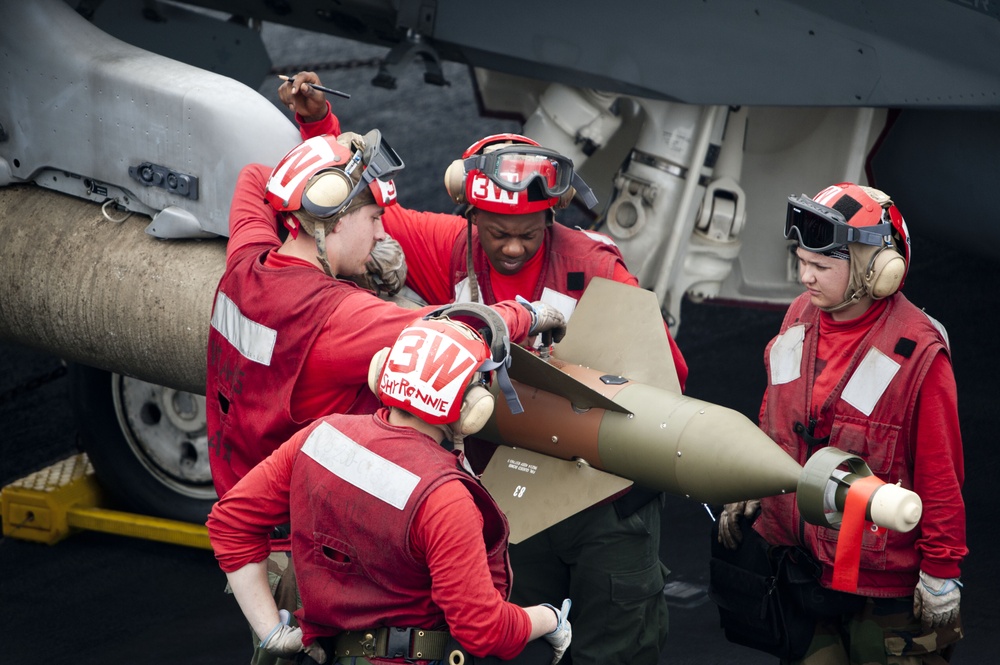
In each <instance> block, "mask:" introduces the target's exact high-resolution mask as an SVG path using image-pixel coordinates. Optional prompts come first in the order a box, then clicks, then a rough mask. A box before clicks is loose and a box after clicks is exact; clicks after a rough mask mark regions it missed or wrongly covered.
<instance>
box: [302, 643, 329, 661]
mask: <svg viewBox="0 0 1000 665" xmlns="http://www.w3.org/2000/svg"><path fill="white" fill-rule="evenodd" d="M302 650H303V651H305V652H306V655H307V656H309V657H310V658H312V659H313V660H315V661H316V662H317V663H319V664H320V665H323V663H325V662H326V651H325V650H324V649H323V647H321V646H320V645H319V642H313V643H312V644H310V645H309V646H307V647H302Z"/></svg>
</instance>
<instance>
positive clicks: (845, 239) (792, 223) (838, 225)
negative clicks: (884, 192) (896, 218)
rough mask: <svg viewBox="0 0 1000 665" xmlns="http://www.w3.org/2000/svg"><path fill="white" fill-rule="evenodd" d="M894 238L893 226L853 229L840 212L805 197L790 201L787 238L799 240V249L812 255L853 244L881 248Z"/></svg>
mask: <svg viewBox="0 0 1000 665" xmlns="http://www.w3.org/2000/svg"><path fill="white" fill-rule="evenodd" d="M891 234H892V224H889V223H887V222H886V223H882V224H876V225H875V226H865V227H856V226H850V225H849V224H848V223H847V220H845V219H844V216H843V215H842V214H841V213H840V212H838V211H836V210H834V209H833V208H828V207H827V206H825V205H823V204H821V203H816V202H815V201H813V200H812V199H810V198H809V197H808V196H806V195H805V194H799V195H797V196H789V197H788V211H787V213H786V214H785V237H786V238H788V239H790V240H797V241H798V243H799V247H801V248H802V249H805V250H808V251H810V252H816V253H817V254H822V253H824V252H829V251H832V250H834V249H837V248H838V247H844V246H845V245H847V244H848V243H852V242H858V243H861V244H863V245H872V246H874V247H880V246H881V245H883V244H884V243H885V237H886V236H890V235H891ZM793 236H794V238H793Z"/></svg>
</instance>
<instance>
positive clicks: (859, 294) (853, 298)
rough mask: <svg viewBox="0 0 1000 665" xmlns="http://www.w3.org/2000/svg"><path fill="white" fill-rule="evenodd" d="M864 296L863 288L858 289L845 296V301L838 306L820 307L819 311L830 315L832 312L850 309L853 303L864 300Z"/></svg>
mask: <svg viewBox="0 0 1000 665" xmlns="http://www.w3.org/2000/svg"><path fill="white" fill-rule="evenodd" d="M865 295H866V294H865V289H864V287H862V288H860V289H857V290H855V291H854V293H852V294H851V295H849V296H847V299H846V300H844V301H843V302H842V303H840V304H839V305H834V306H833V307H820V309H821V310H823V311H824V312H827V313H830V314H832V313H833V312H839V311H840V310H842V309H845V308H847V307H850V306H851V305H853V304H855V303H858V302H861V299H862V298H864V297H865Z"/></svg>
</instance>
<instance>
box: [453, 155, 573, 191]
mask: <svg viewBox="0 0 1000 665" xmlns="http://www.w3.org/2000/svg"><path fill="white" fill-rule="evenodd" d="M464 164H465V172H466V173H469V172H471V171H474V170H478V171H480V172H481V173H482V174H483V175H485V176H486V177H488V178H489V179H490V180H492V181H493V182H495V183H496V184H497V186H499V187H502V188H503V189H506V190H507V191H508V192H523V191H524V190H526V189H527V188H528V185H530V184H531V183H532V182H534V181H537V182H538V184H539V185H540V186H541V189H542V192H544V193H545V195H546V196H562V195H563V194H565V193H566V191H567V190H568V189H569V188H570V185H572V183H573V161H572V160H571V159H569V158H568V157H564V156H563V155H560V154H559V153H558V152H556V151H554V150H548V149H546V148H541V147H535V146H527V145H509V146H505V147H503V148H498V149H497V150H494V151H493V152H488V153H486V154H484V155H473V156H472V157H467V158H466V159H465V160H464Z"/></svg>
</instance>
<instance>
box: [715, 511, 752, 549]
mask: <svg viewBox="0 0 1000 665" xmlns="http://www.w3.org/2000/svg"><path fill="white" fill-rule="evenodd" d="M758 510H760V501H759V500H758V499H750V500H748V501H736V502H735V503H727V504H726V505H725V506H723V508H722V512H721V513H720V514H719V542H720V543H722V545H723V546H724V547H725V548H726V549H727V550H735V549H736V548H737V547H739V546H740V543H741V542H742V541H743V531H741V530H740V519H741V518H742V519H746V520H748V521H749V520H752V519H753V518H754V515H756V514H757V511H758Z"/></svg>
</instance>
